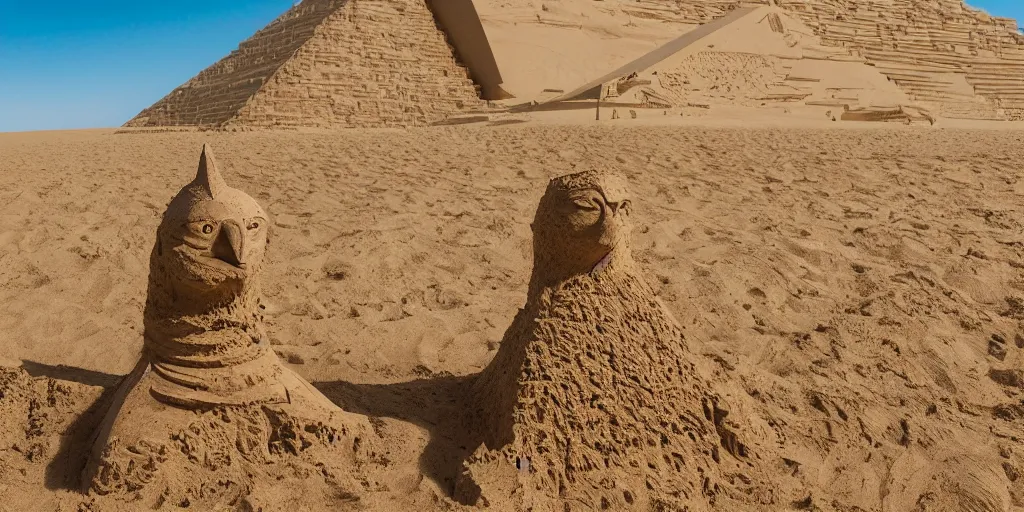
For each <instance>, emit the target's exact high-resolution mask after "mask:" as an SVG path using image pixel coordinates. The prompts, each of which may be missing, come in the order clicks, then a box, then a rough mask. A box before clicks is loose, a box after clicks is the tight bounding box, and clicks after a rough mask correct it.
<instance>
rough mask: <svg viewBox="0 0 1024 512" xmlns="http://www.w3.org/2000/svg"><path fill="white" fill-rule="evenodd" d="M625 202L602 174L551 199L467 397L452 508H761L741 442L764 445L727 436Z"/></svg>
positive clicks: (570, 182) (558, 188)
mask: <svg viewBox="0 0 1024 512" xmlns="http://www.w3.org/2000/svg"><path fill="white" fill-rule="evenodd" d="M634 200H635V198H634V196H633V195H632V194H631V193H630V192H629V186H628V184H627V183H626V181H625V180H624V179H623V178H622V177H621V176H619V175H618V174H616V173H613V172H607V171H600V170H593V171H584V172H580V173H574V174H570V175H567V176H561V177H558V178H555V179H553V180H552V181H551V182H550V184H549V185H548V187H547V190H546V191H545V193H544V196H543V197H542V198H541V200H540V205H539V206H538V207H537V214H536V216H535V217H534V220H533V222H532V223H531V227H532V231H533V248H534V251H533V253H534V257H533V268H532V275H531V276H530V287H529V289H528V292H527V299H526V305H525V306H524V307H523V308H522V309H521V310H520V311H519V314H517V315H516V318H515V320H513V322H512V325H511V326H510V327H509V329H508V331H506V333H505V336H504V337H503V338H502V341H501V346H500V347H499V349H498V353H497V354H496V355H495V357H494V359H493V360H492V361H491V363H490V364H489V365H488V366H487V368H485V369H484V371H483V372H481V374H480V375H479V376H478V377H476V378H475V379H474V381H473V383H472V386H471V402H470V404H471V409H472V410H473V411H476V414H475V418H474V419H475V421H474V423H475V424H476V425H475V426H476V428H477V429H478V431H479V432H480V437H481V438H482V439H483V440H484V443H483V444H482V445H481V446H480V447H478V448H477V450H476V451H475V452H474V453H473V455H472V456H471V457H470V458H469V459H468V460H467V461H466V464H465V469H464V471H463V473H462V474H460V475H459V479H458V480H457V482H456V492H455V496H456V498H457V499H459V500H460V501H461V502H464V503H470V504H478V503H479V504H484V505H487V506H493V507H497V508H510V509H515V510H535V511H538V512H539V511H542V510H551V511H558V510H564V506H565V503H570V504H579V505H582V506H583V507H585V508H590V509H613V510H621V509H637V510H673V509H675V510H706V509H708V508H709V505H710V504H715V505H718V506H721V507H727V506H730V505H727V504H728V503H732V505H731V506H733V507H744V506H749V505H750V504H751V503H749V502H750V501H753V502H755V503H758V504H760V503H759V502H760V501H761V500H764V501H765V502H770V501H771V500H772V498H771V497H770V493H771V491H770V490H769V489H767V488H765V487H764V486H765V484H766V482H764V481H763V480H762V477H761V475H759V474H757V472H758V471H757V469H756V468H755V467H756V465H755V464H754V463H753V461H757V460H758V459H759V457H758V455H757V454H752V453H750V452H749V450H748V449H747V446H745V445H744V444H743V443H744V441H743V440H742V436H744V435H745V436H754V435H757V436H763V435H764V434H763V431H762V432H757V434H753V432H754V431H755V429H752V428H742V427H741V429H742V430H741V432H742V434H741V435H737V433H736V431H735V425H737V423H735V422H733V421H732V419H727V417H728V416H729V415H730V413H734V412H736V410H735V409H733V408H732V407H730V406H729V405H726V404H725V403H723V401H722V398H721V397H720V396H716V393H715V392H714V390H713V387H714V385H713V383H712V382H711V378H712V377H711V374H712V373H713V371H709V370H708V366H710V365H706V364H702V362H704V361H702V360H701V359H700V358H698V357H697V356H696V354H694V353H691V352H689V346H688V343H687V341H686V337H685V336H684V335H683V332H682V330H681V328H680V327H679V325H678V324H677V323H676V321H675V319H674V318H672V316H671V314H669V313H668V311H667V310H666V309H665V308H664V306H663V305H662V304H661V303H660V302H659V301H658V300H657V298H656V297H655V295H654V291H653V289H652V288H651V286H650V284H649V283H648V282H647V280H646V279H645V277H644V272H643V271H642V270H641V269H640V268H639V267H638V266H637V265H636V262H635V261H634V259H633V255H632V243H631V236H630V232H631V230H632V227H633V223H632V218H631V215H632V213H631V212H632V209H633V206H632V205H633V201H634ZM734 416H735V415H734ZM750 420H751V418H749V417H741V418H740V423H741V424H743V423H746V425H743V427H750V426H751V425H750V424H749V423H750ZM760 426H761V425H756V427H760ZM738 482H742V483H738ZM737 484H738V485H737ZM737 487H738V488H737ZM737 495H739V496H741V499H740V500H738V501H735V499H736V497H737ZM751 498H752V499H751ZM571 506H572V505H571Z"/></svg>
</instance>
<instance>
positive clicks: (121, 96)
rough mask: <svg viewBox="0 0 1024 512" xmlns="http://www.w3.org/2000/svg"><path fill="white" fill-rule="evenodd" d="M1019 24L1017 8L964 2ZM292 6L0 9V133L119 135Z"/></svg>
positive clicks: (238, 3) (277, 1)
mask: <svg viewBox="0 0 1024 512" xmlns="http://www.w3.org/2000/svg"><path fill="white" fill-rule="evenodd" d="M970 3H971V4H972V5H975V6H977V7H981V8H983V9H985V10H987V11H988V12H989V13H991V14H995V15H999V16H1009V17H1013V18H1017V19H1018V20H1020V19H1022V18H1024V0H972V1H971V2H970ZM291 5H292V0H231V1H228V0H202V1H201V0H176V1H153V0H131V1H128V0H92V1H87V0H52V1H50V2H36V1H31V0H29V1H26V0H0V132H2V131H20V130H44V129H66V128H91V127H110V126H120V125H121V124H123V123H124V122H125V121H127V120H128V119H130V118H131V117H133V116H134V115H135V114H137V113H138V112H139V111H140V110H142V109H143V108H145V107H147V106H149V105H150V104H152V103H153V102H155V101H156V100H158V99H160V98H161V97H163V96H164V95H165V94H167V93H168V92H170V91H171V90H172V89H174V88H175V87H177V86H178V85H180V84H181V83H183V82H185V81H186V80H188V79H189V78H191V77H192V76H193V75H195V74H196V73H198V72H199V71H201V70H202V69H203V68H205V67H206V66H208V65H210V64H212V63H214V62H216V61H217V60H218V59H220V58H221V57H223V56H224V55H227V54H228V53H229V52H230V51H231V50H233V49H235V48H236V47H237V45H238V43H239V42H240V41H242V40H244V39H245V38H247V37H249V36H250V35H252V33H253V32H255V31H256V30H259V29H260V28H261V27H263V26H264V25H266V24H267V23H269V22H270V21H271V20H273V19H274V18H275V17H277V15H279V14H280V13H282V12H284V11H285V10H287V9H288V8H289V7H291Z"/></svg>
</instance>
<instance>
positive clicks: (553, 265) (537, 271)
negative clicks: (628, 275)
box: [527, 247, 633, 303]
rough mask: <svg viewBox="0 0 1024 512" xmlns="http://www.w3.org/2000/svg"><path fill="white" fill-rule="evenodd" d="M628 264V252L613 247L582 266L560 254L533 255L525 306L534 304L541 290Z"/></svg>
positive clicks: (629, 260) (535, 253)
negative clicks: (530, 303) (581, 276)
mask: <svg viewBox="0 0 1024 512" xmlns="http://www.w3.org/2000/svg"><path fill="white" fill-rule="evenodd" d="M632 264H633V259H632V256H631V255H630V253H629V251H628V250H620V249H619V248H617V247H616V248H612V249H611V250H610V251H608V252H607V253H605V254H604V255H603V256H601V257H599V258H595V261H584V262H579V261H578V260H572V259H570V258H565V257H564V255H562V254H551V253H548V252H543V251H535V252H534V258H533V274H532V275H531V276H530V287H529V290H528V292H527V302H528V303H529V302H532V301H535V300H537V299H538V298H539V297H540V296H541V295H542V294H543V292H544V291H545V290H549V289H552V288H555V287H558V286H559V285H561V284H562V283H564V282H565V281H568V280H569V279H572V278H574V277H576V276H580V275H584V274H590V275H594V276H598V275H602V274H606V273H615V272H619V271H621V270H622V269H624V268H626V267H629V266H631V265H632Z"/></svg>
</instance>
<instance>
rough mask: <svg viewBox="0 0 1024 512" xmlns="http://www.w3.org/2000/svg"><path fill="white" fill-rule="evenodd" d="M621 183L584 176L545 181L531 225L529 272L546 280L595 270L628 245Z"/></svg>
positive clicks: (596, 174) (597, 175)
mask: <svg viewBox="0 0 1024 512" xmlns="http://www.w3.org/2000/svg"><path fill="white" fill-rule="evenodd" d="M630 208H631V205H630V200H629V194H628V192H627V188H626V180H625V179H624V178H623V177H622V176H619V175H617V174H610V173H601V172H598V171H586V172H582V173H578V174H571V175H568V176H562V177H559V178H555V179H553V180H551V182H550V183H549V184H548V189H547V191H546V192H545V194H544V197H543V198H542V199H541V201H540V205H539V207H538V208H537V216H536V218H535V219H534V222H533V243H534V259H535V261H534V269H535V272H536V271H537V270H543V273H544V274H546V276H545V277H546V278H547V279H549V280H556V281H557V280H560V279H564V278H566V277H569V276H571V275H573V274H579V273H584V272H590V271H592V270H595V269H596V270H600V268H601V267H603V266H605V265H607V264H608V263H610V260H611V259H613V258H614V257H615V254H616V253H617V252H619V251H617V249H619V248H623V249H626V248H627V245H628V243H629V231H630V224H629V221H628V217H629V212H630Z"/></svg>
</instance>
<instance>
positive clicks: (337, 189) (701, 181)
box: [0, 126, 1024, 512]
mask: <svg viewBox="0 0 1024 512" xmlns="http://www.w3.org/2000/svg"><path fill="white" fill-rule="evenodd" d="M204 140H209V141H210V142H212V143H213V144H214V145H215V147H217V148H218V158H219V161H220V162H221V165H222V167H224V168H225V170H224V172H225V173H226V174H227V175H229V176H231V178H230V179H231V180H232V184H233V185H234V186H236V187H239V188H242V189H245V190H246V191H248V192H249V193H250V194H251V195H252V196H253V197H254V198H256V199H257V200H258V201H259V202H260V203H261V204H262V205H264V207H265V208H266V209H267V210H268V213H269V214H270V215H271V216H272V217H273V218H274V219H275V221H276V224H275V225H274V226H273V234H274V236H275V238H274V241H273V243H272V245H271V249H270V253H269V254H270V256H269V257H270V261H269V266H268V269H267V278H266V281H265V283H264V287H265V296H266V298H267V306H268V309H267V316H268V331H269V334H270V337H271V343H272V344H274V346H275V347H274V348H275V349H276V350H277V351H278V352H279V353H280V354H282V356H284V358H285V359H286V360H287V361H290V362H291V363H293V364H292V367H293V368H295V369H296V370H297V371H298V372H299V373H300V374H302V375H303V376H304V377H306V378H307V379H309V380H311V381H313V382H319V383H321V384H320V386H321V388H322V389H323V390H324V391H325V394H327V395H328V396H329V397H330V398H332V399H335V400H337V401H339V402H340V403H341V405H342V406H343V407H344V408H347V409H349V410H352V411H353V412H359V413H365V414H370V415H380V416H382V419H381V420H380V429H381V430H382V432H383V434H382V435H384V436H385V437H386V438H387V439H395V440H399V439H400V440H401V441H402V442H401V443H394V444H400V445H401V446H400V448H401V449H402V450H406V452H405V457H406V458H407V459H408V460H409V461H415V462H410V463H409V465H408V466H406V467H404V470H405V471H406V473H405V474H406V475H407V478H403V479H401V480H400V481H398V480H396V481H395V483H393V484H391V485H388V486H387V489H378V490H377V491H376V493H377V494H368V495H366V496H364V499H365V500H368V503H371V504H379V503H381V502H382V501H380V500H393V501H394V502H395V503H400V504H406V505H407V504H408V503H410V502H412V503H416V504H418V505H417V506H420V507H441V506H442V505H439V504H438V503H442V502H443V500H441V499H440V498H435V497H434V496H443V495H444V494H445V493H446V492H448V489H449V488H450V486H451V483H452V481H453V480H451V479H452V478H453V477H454V472H453V470H452V469H450V468H451V467H453V466H457V465H458V463H459V462H460V461H461V457H464V456H466V455H468V451H469V450H471V449H472V448H471V447H469V446H467V444H466V442H465V441H466V436H465V434H464V433H462V432H460V431H459V425H460V424H461V421H460V419H459V417H458V412H459V411H460V410H461V409H460V407H458V405H457V403H456V402H455V400H456V399H457V394H456V391H457V390H458V389H461V387H460V382H459V380H458V378H457V377H454V376H452V377H445V376H444V375H443V373H444V372H450V373H452V374H454V375H456V376H457V375H467V374H472V373H476V372H479V371H480V370H481V369H482V368H483V367H484V366H485V365H486V364H487V362H488V361H489V360H490V359H491V358H492V357H493V355H494V353H495V352H494V349H495V348H496V342H497V341H498V340H499V339H500V337H501V335H502V333H503V332H504V331H505V329H506V328H507V327H508V326H509V325H510V323H511V320H512V317H513V316H514V314H515V312H516V310H517V308H518V307H520V306H522V304H523V301H524V300H525V297H526V286H527V282H528V280H529V261H530V250H529V245H528V244H529V240H530V231H529V219H531V218H532V215H533V212H534V210H535V208H536V202H537V200H538V199H539V197H540V196H541V194H542V192H543V186H544V183H546V181H547V179H548V178H550V177H552V176H554V175H557V174H564V173H565V172H570V171H571V170H572V169H573V164H576V166H577V167H581V166H606V165H607V166H612V167H614V168H618V169H619V170H620V171H621V172H623V173H624V174H625V175H626V176H627V178H629V179H630V181H631V183H632V187H633V189H634V194H635V195H636V197H638V198H643V200H642V201H637V203H636V219H637V220H636V222H637V225H636V230H635V242H634V247H635V249H634V252H635V255H636V259H637V261H638V264H639V265H640V266H641V267H642V268H644V269H645V270H646V271H647V272H648V278H649V279H650V281H651V282H652V284H653V286H654V287H655V291H656V292H657V293H658V295H659V297H660V298H661V300H663V301H664V302H665V303H666V304H667V306H668V308H669V310H670V311H671V312H672V313H673V314H674V315H675V316H676V318H677V319H678V320H679V322H680V324H681V325H682V327H683V328H684V333H685V334H686V336H687V339H688V341H689V342H690V343H691V344H692V345H691V350H693V351H694V352H696V353H699V354H702V356H701V357H704V358H709V359H710V361H712V362H713V363H714V364H716V365H718V366H720V368H721V371H722V372H725V373H727V374H729V375H730V376H732V378H735V379H736V381H735V382H736V383H737V388H738V391H739V390H741V391H742V392H743V393H745V394H747V395H748V396H750V397H751V398H752V399H753V400H755V402H756V403H757V404H759V405H757V407H758V408H759V409H758V414H760V415H762V416H764V417H765V418H766V419H768V420H770V421H771V422H772V423H773V424H774V425H776V433H777V434H778V435H779V436H780V437H783V438H784V441H783V444H782V445H779V446H771V445H769V446H757V445H756V444H754V445H753V446H752V450H756V451H757V452H758V453H767V454H774V457H775V460H776V461H778V467H777V470H776V471H777V472H776V473H775V474H773V477H772V478H774V479H776V484H777V488H778V494H777V499H778V500H779V503H780V504H781V505H782V508H785V507H786V506H790V504H791V503H794V502H795V503H797V504H800V505H801V506H804V505H803V504H804V503H811V504H813V505H814V506H815V507H818V508H819V509H822V510H852V509H853V508H852V507H859V508H861V509H863V510H872V511H874V510H886V511H892V512H896V511H902V510H906V506H907V504H908V503H910V504H914V505H913V506H917V503H918V501H919V498H920V497H921V496H925V495H926V498H927V499H926V500H925V502H927V501H928V500H933V501H931V502H930V503H931V504H930V505H927V506H928V507H931V508H930V509H929V508H925V509H924V510H949V509H950V505H949V504H950V503H951V501H950V500H951V498H950V497H949V493H951V492H957V493H960V495H961V496H960V498H957V499H960V500H961V501H963V502H970V501H975V502H981V503H990V504H992V505H991V506H989V507H988V509H992V510H1006V509H1010V510H1013V507H1016V508H1020V507H1021V506H1022V505H1021V503H1022V491H1024V489H1022V488H1021V485H1022V480H1021V479H1020V478H1019V476H1017V475H1019V471H1021V468H1022V467H1024V460H1022V458H1021V453H1022V447H1021V446H1020V444H1019V441H1015V439H1019V432H1020V430H1021V427H1022V426H1024V420H1022V416H1024V413H1022V411H1021V410H1020V407H1019V405H1018V404H1019V399H1020V395H1021V393H1022V389H1021V387H1022V386H1024V385H1022V384H1021V383H1022V382H1024V378H1022V373H1021V371H1020V370H1019V369H1020V368H1021V365H1022V363H1024V361H1022V358H1024V356H1022V349H1021V348H1020V346H1021V345H1024V343H1022V342H1021V341H1019V340H1020V338H1019V337H1020V336H1024V333H1022V332H1021V330H1020V322H1021V321H1024V313H1022V311H1024V309H1022V308H1024V306H1022V304H1024V292H1022V291H1021V290H1022V289H1024V284H1022V283H1024V279H1022V277H1024V276H1022V275H1021V264H1020V261H1021V256H1022V250H1024V249H1022V245H1021V244H1022V241H1021V239H1020V233H1021V232H1022V227H1024V226H1022V225H1021V221H1020V220H1019V219H1020V218H1021V213H1022V212H1021V210H1020V206H1019V204H1020V197H1021V195H1022V194H1024V182H1022V181H1021V176H1020V171H1019V162H1020V160H1021V158H1022V157H1024V155H1022V154H1021V152H1020V149H1019V148H1020V147H1021V142H1022V140H1024V135H1022V134H1021V133H1020V132H1016V131H984V130H978V131H958V130H911V129H895V128H894V129H877V130H874V129H872V130H842V129H834V130H802V129H801V130H776V129H758V130H737V129H702V128H694V127H671V128H659V127H638V128H631V129H615V130H609V129H606V128H604V127H589V128H585V127H555V126H550V127H504V128H488V127H478V128H471V129H444V130H422V131H421V130H414V131H408V132H389V131H379V132H367V133H355V132H350V133H343V134H329V135H328V134H324V135H318V134H262V133H246V134H188V133H179V134H158V135H145V136H141V135H117V136H115V135H112V134H109V133H103V132H75V133H46V134H17V135H4V136H2V137H0V151H2V152H3V154H4V156H5V158H4V161H3V162H2V163H0V171H2V172H0V180H2V185H3V186H2V187H0V190H2V192H0V205H2V206H0V261H2V265H0V322H2V325H0V336H2V338H0V346H2V347H3V349H2V352H0V357H2V358H3V359H4V360H15V361H17V360H22V359H25V360H29V361H30V362H34V364H29V365H27V367H28V368H29V369H30V370H31V371H33V372H34V373H35V374H37V375H43V374H50V375H54V376H58V377H62V378H64V379H71V378H74V379H78V380H82V381H86V382H88V383H91V384H103V385H108V386H109V385H112V379H111V377H110V375H111V374H124V373H127V371H129V370H130V369H131V366H132V364H133V363H134V361H135V359H136V358H137V356H138V353H139V349H140V348H141V332H142V330H141V327H142V326H141V313H142V309H143V300H144V299H143V297H145V284H146V275H147V272H148V269H147V264H146V261H147V258H148V256H149V254H150V251H151V249H152V243H153V238H152V237H153V233H154V232H155V229H156V226H157V224H158V223H159V215H160V213H161V212H162V211H163V208H164V207H165V205H166V204H167V201H168V200H169V199H170V197H171V195H173V194H174V193H175V191H176V190H177V189H178V188H179V187H180V183H181V180H182V169H191V168H193V167H194V164H195V162H194V159H195V148H196V147H198V146H199V145H201V143H202V142H203V141H204ZM300 363H301V364H300ZM58 364H67V365H71V366H72V367H74V368H79V369H84V370H88V371H86V372H83V371H74V370H65V369H60V368H54V365H58ZM709 364H710V363H709ZM90 372H96V373H90ZM439 374H440V375H439ZM338 381H347V382H352V383H354V384H341V383H339V382H338ZM44 382H45V381H44ZM115 382H116V380H115ZM55 385H56V384H55ZM60 385H61V386H72V385H71V384H66V383H62V384H60ZM42 387H43V388H44V389H47V388H48V386H46V385H43V386H42ZM75 389H76V390H75V391H74V392H73V393H72V395H74V396H76V398H75V402H74V404H73V405H72V406H69V407H68V409H66V410H65V409H61V410H59V411H58V412H53V413H49V414H48V415H47V418H46V420H45V421H42V422H37V424H38V425H41V427H40V428H39V429H37V430H32V431H31V432H29V430H30V429H29V427H30V426H31V425H32V421H31V416H28V417H26V416H27V415H30V414H31V413H30V411H29V408H28V407H23V406H21V405H18V404H21V403H22V402H21V401H18V400H17V399H7V398H4V399H0V410H3V411H4V413H3V414H5V424H8V422H9V423H20V424H23V425H25V431H24V432H22V433H17V434H16V435H17V436H22V439H26V438H28V437H31V436H34V437H33V439H37V440H38V441H36V442H38V443H40V444H41V445H44V446H45V450H44V452H45V453H46V454H47V456H46V457H44V460H42V461H40V460H39V459H34V460H29V457H27V456H26V455H25V454H24V453H22V452H19V451H15V450H13V449H8V448H7V447H6V446H5V447H4V448H5V449H4V451H0V457H3V459H4V461H5V464H4V467H5V468H9V469H8V470H7V473H6V474H7V475H11V477H10V478H5V479H4V483H3V484H2V485H3V486H4V487H0V495H3V496H4V497H5V498H10V500H11V501H10V503H12V504H13V503H22V502H23V503H29V504H32V505H36V504H46V505H47V506H48V507H49V508H56V502H59V503H62V504H63V506H64V507H65V508H66V509H72V510H73V509H74V508H75V506H77V503H78V501H80V498H78V497H77V496H75V495H72V494H70V493H68V492H64V491H52V490H47V489H44V488H43V487H42V486H41V485H40V482H43V481H45V477H46V474H47V471H46V468H47V465H48V464H49V462H50V460H52V459H51V458H50V457H51V456H59V454H60V453H61V452H60V451H59V450H58V448H59V445H60V435H61V433H62V432H63V430H64V427H63V425H69V424H71V423H73V420H72V419H70V418H69V416H73V414H72V413H73V412H74V413H77V412H78V411H80V410H84V409H87V408H88V407H89V405H91V404H87V402H89V400H91V399H92V398H93V397H95V396H97V395H98V388H95V387H85V388H81V391H78V390H77V389H78V388H75ZM37 393H39V394H36V395H33V396H35V397H36V399H37V400H38V401H39V403H47V404H48V403H49V402H48V401H47V400H45V393H44V392H42V391H39V392H37ZM79 393H81V395H78V394H79ZM14 395H15V393H10V394H6V395H5V396H14ZM79 396H80V398H79ZM8 415H9V417H11V418H13V419H11V420H9V421H8V420H7V419H6V418H7V417H8ZM36 432H38V433H36ZM4 439H5V443H6V439H7V438H6V437H5V438H4ZM11 442H12V443H15V442H16V443H19V446H21V445H22V444H23V443H24V441H17V440H13V441H11ZM417 458H419V460H417ZM396 459H402V457H398V456H396ZM402 460H405V459H402ZM421 464H422V466H421ZM446 468H447V469H446ZM903 468H912V469H914V468H920V470H916V469H915V470H913V471H911V470H905V469H903ZM21 469H24V471H25V473H24V474H22V473H21V471H20V470H21ZM924 469H927V471H925V470H924ZM971 471H973V475H974V476H971V477H967V476H964V474H965V473H970V472H971ZM933 476H934V477H935V478H934V479H933V478H932V477H933ZM969 478H974V479H980V480H977V481H976V483H975V480H970V479H969ZM1011 478H1012V479H1013V480H1011ZM957 479H960V483H949V482H955V481H957ZM958 489H959V490H958ZM1007 489H1008V490H1007ZM938 491H942V492H938ZM929 493H932V494H929ZM944 493H945V494H944ZM928 496H931V497H928ZM17 500H23V501H22V502H18V501H17ZM374 500H378V501H374ZM403 500H404V501H403ZM436 500H441V501H436ZM935 500H938V501H935ZM942 500H945V501H942ZM51 505H53V506H51ZM5 506H6V505H5ZM12 506H13V505H12ZM807 506H809V505H807ZM807 506H804V508H807ZM993 507H994V508H993ZM778 508H779V507H776V508H774V509H773V510H777V509H778ZM983 510H984V509H983Z"/></svg>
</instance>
